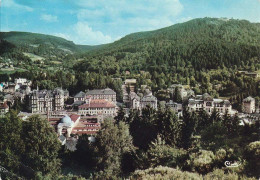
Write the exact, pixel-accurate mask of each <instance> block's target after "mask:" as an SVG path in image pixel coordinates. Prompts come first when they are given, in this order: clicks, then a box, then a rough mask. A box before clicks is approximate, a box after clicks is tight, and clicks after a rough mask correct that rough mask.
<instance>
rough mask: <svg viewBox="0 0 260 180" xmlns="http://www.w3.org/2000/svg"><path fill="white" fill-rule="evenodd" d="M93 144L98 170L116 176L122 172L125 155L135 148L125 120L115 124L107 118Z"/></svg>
mask: <svg viewBox="0 0 260 180" xmlns="http://www.w3.org/2000/svg"><path fill="white" fill-rule="evenodd" d="M93 146H94V148H95V153H96V157H97V158H96V161H97V170H98V171H104V172H106V173H108V174H109V175H115V176H117V175H119V174H120V173H121V163H122V157H123V155H124V154H125V153H128V152H131V151H133V150H134V147H133V144H132V137H131V136H130V134H129V130H128V125H126V124H125V123H124V122H119V124H118V125H115V124H114V123H113V121H112V120H111V119H106V120H105V122H104V124H102V129H101V130H100V131H99V132H98V134H97V137H96V141H95V143H94V145H93Z"/></svg>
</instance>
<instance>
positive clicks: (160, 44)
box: [79, 18, 260, 71]
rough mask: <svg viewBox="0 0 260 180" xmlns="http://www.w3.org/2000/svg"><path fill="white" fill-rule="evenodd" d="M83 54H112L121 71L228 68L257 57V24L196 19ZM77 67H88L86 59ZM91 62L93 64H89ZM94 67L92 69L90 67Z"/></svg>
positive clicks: (259, 52)
mask: <svg viewBox="0 0 260 180" xmlns="http://www.w3.org/2000/svg"><path fill="white" fill-rule="evenodd" d="M85 56H86V57H92V58H94V59H96V60H98V61H99V60H100V61H101V62H103V61H104V59H106V58H105V57H114V58H115V59H116V60H115V61H116V62H118V63H119V66H120V67H121V70H125V69H130V70H133V71H138V70H151V71H154V70H157V69H158V68H161V66H163V67H167V68H175V69H178V68H180V67H187V66H190V67H191V66H192V67H193V68H194V69H197V70H201V69H202V68H205V69H210V68H216V67H218V66H223V65H225V66H226V67H231V66H234V65H237V66H239V65H240V64H241V63H247V62H249V60H250V59H252V58H258V60H259V59H260V24H258V23H250V22H249V21H246V20H234V19H224V18H223V19H218V18H200V19H194V20H191V21H188V22H185V23H181V24H176V25H173V26H170V27H166V28H163V29H159V30H155V31H149V32H140V33H133V34H130V35H127V36H125V37H124V38H122V39H120V40H118V41H116V42H114V43H111V44H108V45H106V46H103V47H101V48H99V49H98V50H92V51H89V52H88V53H87V54H85ZM87 59H88V60H87V61H86V62H80V67H79V69H81V70H83V71H85V70H89V69H90V68H91V69H93V67H90V64H91V63H89V59H90V58H87ZM92 64H93V63H92ZM94 69H95V68H94Z"/></svg>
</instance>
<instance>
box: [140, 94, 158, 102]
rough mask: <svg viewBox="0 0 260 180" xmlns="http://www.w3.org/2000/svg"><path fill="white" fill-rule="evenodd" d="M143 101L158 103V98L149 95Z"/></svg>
mask: <svg viewBox="0 0 260 180" xmlns="http://www.w3.org/2000/svg"><path fill="white" fill-rule="evenodd" d="M141 101H146V102H152V101H157V98H156V97H155V96H153V95H147V96H144V97H143V98H142V100H141Z"/></svg>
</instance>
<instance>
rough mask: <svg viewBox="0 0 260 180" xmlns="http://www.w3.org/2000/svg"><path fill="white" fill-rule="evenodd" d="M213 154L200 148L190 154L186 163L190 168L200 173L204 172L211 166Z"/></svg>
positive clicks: (209, 169) (208, 170) (210, 168)
mask: <svg viewBox="0 0 260 180" xmlns="http://www.w3.org/2000/svg"><path fill="white" fill-rule="evenodd" d="M214 159H215V155H214V153H213V152H212V151H206V150H200V151H199V152H197V153H192V154H190V158H189V160H188V161H187V163H188V164H189V165H190V167H191V170H193V171H196V172H198V173H200V174H206V173H208V172H210V171H211V170H212V168H213V163H214Z"/></svg>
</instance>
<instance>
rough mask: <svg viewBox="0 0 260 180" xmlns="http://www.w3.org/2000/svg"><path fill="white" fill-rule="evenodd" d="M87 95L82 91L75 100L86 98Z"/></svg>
mask: <svg viewBox="0 0 260 180" xmlns="http://www.w3.org/2000/svg"><path fill="white" fill-rule="evenodd" d="M85 95H86V94H85V93H84V92H82V91H80V92H79V93H78V94H76V95H75V96H74V98H84V97H85Z"/></svg>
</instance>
